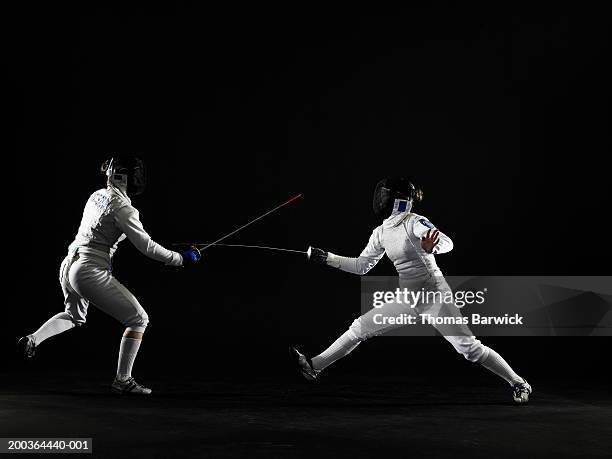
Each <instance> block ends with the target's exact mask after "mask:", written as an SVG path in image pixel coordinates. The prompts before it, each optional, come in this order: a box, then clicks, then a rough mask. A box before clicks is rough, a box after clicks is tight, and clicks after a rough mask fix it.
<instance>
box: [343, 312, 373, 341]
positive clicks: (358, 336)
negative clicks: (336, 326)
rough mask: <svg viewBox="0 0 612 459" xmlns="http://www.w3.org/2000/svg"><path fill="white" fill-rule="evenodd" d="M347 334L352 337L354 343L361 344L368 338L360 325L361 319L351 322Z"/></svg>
mask: <svg viewBox="0 0 612 459" xmlns="http://www.w3.org/2000/svg"><path fill="white" fill-rule="evenodd" d="M348 332H349V334H351V336H352V337H354V339H355V341H358V342H362V341H365V340H366V339H368V338H370V336H369V335H368V334H367V332H366V330H365V328H364V327H363V324H362V323H361V317H359V318H358V319H355V320H353V323H352V324H351V326H350V327H349V329H348Z"/></svg>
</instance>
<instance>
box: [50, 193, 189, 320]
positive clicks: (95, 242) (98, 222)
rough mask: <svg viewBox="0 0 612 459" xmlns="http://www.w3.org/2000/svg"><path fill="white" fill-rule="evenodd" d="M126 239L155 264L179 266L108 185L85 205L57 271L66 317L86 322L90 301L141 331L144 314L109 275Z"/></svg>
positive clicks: (122, 196)
mask: <svg viewBox="0 0 612 459" xmlns="http://www.w3.org/2000/svg"><path fill="white" fill-rule="evenodd" d="M126 237H127V239H129V241H130V242H132V244H134V246H136V248H137V249H138V250H139V251H140V252H142V253H143V254H145V255H146V256H148V257H150V258H152V259H154V260H158V261H162V262H164V263H166V264H167V265H171V266H181V265H182V263H183V258H182V256H181V255H180V254H179V253H177V252H173V251H171V250H168V249H165V248H164V247H162V246H161V245H159V244H158V243H156V242H154V241H153V240H152V239H151V237H150V236H149V235H148V234H147V232H146V231H145V230H144V228H143V226H142V223H141V222H140V220H139V214H138V211H137V210H136V209H135V208H134V207H133V206H132V203H131V200H130V198H129V197H128V196H127V194H126V193H125V191H124V190H122V189H120V188H118V187H116V186H114V185H112V184H110V183H109V185H108V186H107V188H103V189H101V190H98V191H96V192H95V193H93V194H92V195H91V197H90V198H89V200H88V201H87V204H86V206H85V210H84V212H83V218H82V220H81V225H80V227H79V231H78V234H77V236H76V238H75V240H74V242H73V243H72V244H70V247H69V249H68V255H67V256H66V258H65V259H64V261H63V263H62V265H61V268H60V284H61V286H62V291H63V292H64V303H65V305H66V313H67V314H68V315H70V317H71V318H72V320H73V321H74V322H75V323H76V324H78V325H81V324H84V323H85V321H86V318H87V308H88V306H89V303H93V304H94V305H95V306H96V307H97V308H99V309H101V310H102V311H104V312H106V313H107V314H109V315H110V316H112V317H114V318H115V319H117V320H118V321H119V322H121V323H122V324H123V325H125V326H126V327H128V328H130V329H131V330H133V331H137V332H143V331H144V330H145V328H146V326H147V324H148V322H149V318H148V316H147V313H146V312H145V310H144V309H143V307H142V306H141V305H140V303H139V302H138V300H137V299H136V297H135V296H134V295H133V294H132V293H131V292H130V291H129V290H128V289H127V288H126V287H124V286H123V285H122V284H121V283H120V282H119V281H118V280H117V279H116V278H115V277H114V276H113V275H112V258H113V255H114V254H115V251H116V250H117V247H118V244H119V242H121V241H123V240H124V239H126Z"/></svg>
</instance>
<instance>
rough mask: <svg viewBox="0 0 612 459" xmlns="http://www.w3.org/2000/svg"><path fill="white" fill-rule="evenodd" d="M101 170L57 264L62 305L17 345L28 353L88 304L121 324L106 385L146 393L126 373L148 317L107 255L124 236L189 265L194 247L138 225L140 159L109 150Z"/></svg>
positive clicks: (142, 179) (75, 320) (76, 320)
mask: <svg viewBox="0 0 612 459" xmlns="http://www.w3.org/2000/svg"><path fill="white" fill-rule="evenodd" d="M101 172H102V173H103V174H105V175H106V182H107V183H106V188H102V189H100V190H98V191H96V192H95V193H93V194H92V195H91V197H90V198H89V200H88V201H87V204H86V205H85V210H84V212H83V218H82V220H81V225H80V227H79V230H78V233H77V236H76V238H75V240H74V242H72V244H70V246H69V248H68V255H67V256H66V258H65V259H64V261H63V262H62V264H61V267H60V273H59V281H60V285H61V287H62V291H63V293H64V304H65V310H64V312H61V313H59V314H56V315H55V316H53V317H51V319H49V320H48V321H47V322H46V323H44V324H43V325H42V326H41V327H40V328H39V329H38V330H37V331H36V332H34V333H32V334H31V335H27V336H24V337H23V338H21V339H20V340H19V344H18V346H19V350H20V352H22V353H23V354H24V355H25V356H26V357H33V356H34V355H35V354H36V350H37V348H38V346H40V345H41V344H42V343H43V342H44V341H45V340H47V339H48V338H51V337H52V336H55V335H58V334H60V333H63V332H65V331H67V330H70V329H72V328H74V327H75V326H80V325H83V324H85V321H86V319H87V309H88V307H89V305H90V304H93V305H94V306H96V307H97V308H98V309H100V310H102V311H104V312H105V313H107V314H108V315H110V316H112V317H114V318H115V319H117V320H118V321H119V322H121V323H122V324H123V325H124V326H125V327H126V328H125V332H124V333H123V337H122V338H121V345H120V348H119V362H118V365H117V375H116V377H115V380H114V382H113V383H112V385H111V389H112V390H113V392H116V393H119V394H140V395H148V394H150V393H151V390H150V389H148V388H146V387H144V386H142V385H140V384H138V383H137V382H136V381H135V380H134V378H133V377H132V366H133V365H134V360H135V359H136V355H137V353H138V349H139V348H140V344H141V342H142V337H143V334H144V332H145V329H146V328H147V324H148V323H149V317H148V315H147V313H146V312H145V310H144V308H143V307H142V306H141V305H140V303H139V302H138V300H137V299H136V297H135V296H134V295H133V294H132V293H131V292H130V291H129V290H128V289H127V288H126V287H124V286H123V284H121V283H120V282H119V281H118V280H117V279H116V278H115V277H114V276H113V274H112V260H113V255H114V254H115V251H116V250H117V246H118V244H119V242H121V241H123V240H124V239H126V238H127V239H129V241H130V242H131V243H132V244H134V245H135V246H136V248H137V249H138V250H139V251H140V252H142V253H143V254H145V255H146V256H148V257H150V258H152V259H154V260H157V261H161V262H163V263H165V264H166V265H169V266H185V265H189V264H194V263H196V262H198V261H199V260H200V258H201V256H200V252H199V251H198V249H197V248H195V247H191V248H190V249H189V250H186V251H185V252H183V253H178V252H173V251H171V250H168V249H166V248H164V247H162V246H161V245H159V244H158V243H156V242H154V241H153V240H152V239H151V237H150V236H149V234H147V232H146V231H145V230H144V228H143V225H142V223H141V222H140V219H139V213H138V211H137V210H136V209H135V208H134V207H133V206H132V201H131V199H130V196H136V195H139V194H141V193H142V192H143V191H144V189H145V185H146V170H145V165H144V163H143V162H142V160H140V159H139V158H137V157H135V156H133V155H127V154H115V155H113V157H112V158H111V159H109V160H108V161H106V162H104V164H103V165H102V167H101Z"/></svg>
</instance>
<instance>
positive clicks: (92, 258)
mask: <svg viewBox="0 0 612 459" xmlns="http://www.w3.org/2000/svg"><path fill="white" fill-rule="evenodd" d="M111 271H112V268H111V259H110V256H109V255H108V254H107V253H104V252H102V251H99V250H95V249H91V248H89V247H77V248H76V249H75V250H74V251H72V252H70V253H69V254H68V256H67V257H66V258H65V259H64V261H63V262H62V265H61V268H60V284H61V286H62V291H63V292H64V304H65V305H66V309H65V311H66V313H67V314H69V315H70V317H71V318H72V320H73V322H74V323H75V324H76V325H83V324H84V323H85V321H86V320H87V308H88V307H89V304H90V303H92V304H93V305H94V306H96V307H97V308H98V309H100V310H101V311H103V312H105V313H106V314H108V315H110V316H111V317H114V318H115V319H117V320H118V321H119V322H121V323H122V324H123V325H124V326H125V327H127V328H128V329H130V330H131V331H135V332H140V333H142V332H144V331H145V328H146V327H147V324H148V323H149V316H148V315H147V313H146V312H145V310H144V308H143V307H142V306H141V305H140V303H139V302H138V300H137V299H136V297H135V296H134V295H133V294H132V293H131V292H130V291H129V290H128V289H127V288H126V287H125V286H123V284H121V282H119V281H118V280H117V279H116V278H115V277H114V276H113V275H112V273H111Z"/></svg>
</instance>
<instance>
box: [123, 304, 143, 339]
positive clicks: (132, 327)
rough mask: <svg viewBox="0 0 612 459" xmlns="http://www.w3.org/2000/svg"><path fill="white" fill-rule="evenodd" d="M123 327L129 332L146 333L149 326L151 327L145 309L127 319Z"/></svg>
mask: <svg viewBox="0 0 612 459" xmlns="http://www.w3.org/2000/svg"><path fill="white" fill-rule="evenodd" d="M123 325H125V327H126V328H127V330H128V331H134V332H138V333H144V331H145V329H146V328H147V325H149V316H148V314H147V313H146V312H145V310H144V309H140V310H139V311H137V312H136V313H135V314H134V315H133V316H132V317H130V318H129V319H127V320H126V321H125V323H124V324H123Z"/></svg>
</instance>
